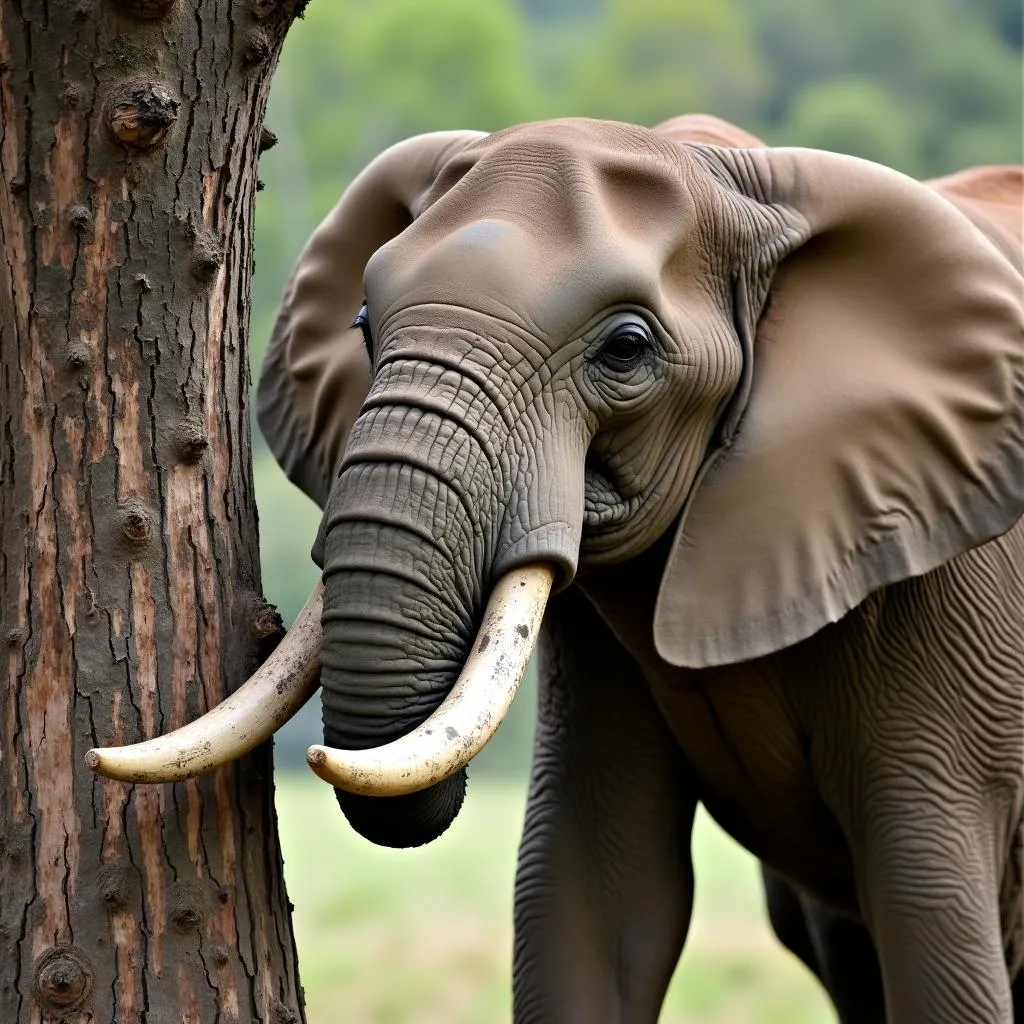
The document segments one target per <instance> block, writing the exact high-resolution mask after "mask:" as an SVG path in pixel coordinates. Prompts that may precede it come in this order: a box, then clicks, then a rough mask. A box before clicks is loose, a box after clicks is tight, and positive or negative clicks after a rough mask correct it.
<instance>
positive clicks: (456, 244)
mask: <svg viewBox="0 0 1024 1024" xmlns="http://www.w3.org/2000/svg"><path fill="white" fill-rule="evenodd" d="M414 227H415V225H414ZM659 263H660V261H659V260H658V259H657V257H656V255H655V254H654V253H653V252H652V250H651V249H650V248H648V247H646V246H643V245H640V244H637V243H636V242H633V241H630V240H629V239H625V238H621V237H619V238H615V239H612V240H608V239H600V238H596V237H595V238H592V239H590V242H589V244H586V245H579V244H575V245H574V244H570V243H569V242H567V241H565V240H563V241H562V242H561V243H559V240H557V239H553V238H551V237H550V236H548V235H538V233H537V232H535V231H533V230H531V228H530V226H529V225H526V226H524V225H522V224H517V223H514V222H512V221H509V220H505V219H496V218H481V219H479V220H473V221H470V222H468V223H463V224H458V225H455V226H453V227H452V229H451V230H449V231H447V232H444V231H415V230H412V229H410V230H408V231H407V232H405V233H403V235H400V236H399V237H398V238H396V239H395V240H393V241H392V242H390V243H389V244H388V245H387V246H385V247H384V248H383V249H382V250H379V251H378V253H377V254H376V255H375V256H374V257H373V259H372V260H371V261H370V264H369V265H368V267H367V272H366V281H367V294H368V295H369V296H370V298H371V301H372V302H373V303H374V305H375V306H376V307H377V308H378V310H380V311H381V312H383V313H386V314H390V313H392V312H394V311H396V310H398V309H401V308H403V307H405V306H411V305H423V304H431V303H438V304H443V305H452V306H465V307H467V308H470V309H475V310H479V311H481V312H485V313H489V314H492V315H495V316H498V317H499V318H502V319H509V318H511V319H514V320H519V321H523V322H525V323H526V324H528V325H530V326H533V327H536V328H538V329H540V330H542V331H543V332H544V333H553V334H562V333H565V332H571V331H572V330H574V329H576V328H579V327H580V326H582V323H583V322H584V321H586V320H587V319H588V318H590V317H592V316H594V315H595V314H597V313H598V312H600V310H601V309H603V308H605V307H607V306H609V305H613V304H615V303H626V302H634V303H641V304H643V305H645V306H648V307H652V308H656V307H657V306H658V305H659V302H660V288H659V284H660V274H659Z"/></svg>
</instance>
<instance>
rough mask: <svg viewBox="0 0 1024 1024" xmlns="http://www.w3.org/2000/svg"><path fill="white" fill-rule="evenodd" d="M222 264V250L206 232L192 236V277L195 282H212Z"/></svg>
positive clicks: (197, 232)
mask: <svg viewBox="0 0 1024 1024" xmlns="http://www.w3.org/2000/svg"><path fill="white" fill-rule="evenodd" d="M223 263H224V249H223V247H222V246H221V244H220V242H218V241H217V239H216V238H214V236H213V235H212V234H210V232H208V231H199V230H197V231H195V232H194V233H193V235H192V276H193V277H194V278H195V279H196V280H197V281H203V282H206V281H212V280H213V279H214V278H215V277H216V276H217V271H218V270H220V268H221V266H222V265H223Z"/></svg>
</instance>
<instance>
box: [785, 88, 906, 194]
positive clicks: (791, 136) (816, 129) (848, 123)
mask: <svg viewBox="0 0 1024 1024" xmlns="http://www.w3.org/2000/svg"><path fill="white" fill-rule="evenodd" d="M920 131H921V129H920V126H919V124H918V122H917V120H916V119H915V116H914V114H913V113H912V112H911V111H908V110H906V109H904V108H903V106H902V105H901V104H900V102H899V101H898V100H897V99H895V97H893V96H892V95H891V94H890V93H889V92H887V91H886V89H885V88H884V87H883V86H881V85H878V84H876V83H875V82H872V81H867V80H865V79H860V78H846V79H834V80H828V81H824V82H814V83H811V84H809V85H806V86H805V87H804V88H803V89H802V90H801V91H800V92H799V93H797V95H796V97H795V98H794V100H793V102H792V104H791V106H790V109H789V115H788V117H787V119H786V121H785V122H784V124H783V125H782V126H780V128H779V129H778V131H777V132H776V133H775V135H776V138H775V141H776V142H781V143H785V144H786V145H791V146H810V147H812V148H814V149H828V150H831V151H833V152H835V153H850V154H853V155H855V156H860V157H864V158H865V159H867V160H874V161H876V162H878V163H881V164H887V165H888V166H889V167H895V168H896V169H897V170H900V171H903V172H905V173H906V174H916V173H918V171H919V170H920V166H919V165H920V156H919V153H920V139H919V134H920Z"/></svg>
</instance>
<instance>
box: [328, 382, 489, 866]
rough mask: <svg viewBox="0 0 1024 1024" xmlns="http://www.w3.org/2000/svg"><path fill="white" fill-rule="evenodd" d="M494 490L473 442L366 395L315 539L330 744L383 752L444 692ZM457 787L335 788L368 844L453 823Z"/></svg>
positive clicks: (473, 621)
mask: <svg viewBox="0 0 1024 1024" xmlns="http://www.w3.org/2000/svg"><path fill="white" fill-rule="evenodd" d="M498 491H499V486H498V483H497V481H496V480H495V477H494V474H493V472H492V471H491V469H490V464H489V461H488V459H487V457H486V453H485V452H484V451H483V450H482V448H481V444H480V441H479V440H478V439H477V436H475V435H474V434H471V433H469V432H468V431H467V430H466V429H465V427H464V426H462V425H460V424H457V423H455V422H454V421H453V420H451V419H448V418H447V417H444V416H442V415H439V414H438V413H437V412H434V411H431V410H429V409H422V408H418V407H416V406H415V405H414V404H413V402H412V400H411V398H410V400H409V401H405V402H401V403H396V402H394V401H393V400H392V401H388V402H386V403H382V404H380V405H378V406H374V404H373V399H372V397H371V400H370V401H369V403H368V407H367V408H366V409H364V412H363V413H362V414H361V415H360V417H359V420H358V421H357V423H356V425H355V427H354V428H353V432H352V436H351V438H350V441H349V447H348V451H347V454H346V467H345V469H344V472H343V474H342V478H341V479H340V480H339V482H338V485H337V486H336V487H335V489H334V491H333V493H332V497H331V500H330V501H329V503H328V505H327V508H326V510H325V515H324V521H323V525H322V528H321V535H320V538H319V539H318V542H317V552H316V553H317V555H318V557H319V558H320V559H321V562H322V565H323V569H324V612H323V629H324V642H323V648H322V652H321V683H322V686H323V690H322V700H323V721H324V742H325V744H326V745H327V747H330V748H338V749H340V750H349V751H362V750H368V749H371V748H377V747H380V746H382V745H384V744H388V743H389V742H391V741H393V740H395V739H397V738H398V737H400V736H403V735H404V734H407V733H408V732H409V731H410V730H412V729H414V728H415V727H416V726H418V725H420V724H421V723H422V722H424V721H425V720H426V719H427V718H429V717H430V715H432V714H433V713H434V711H436V710H437V708H438V707H439V705H440V704H441V702H442V701H443V700H444V698H445V697H446V696H447V694H448V693H449V692H450V691H451V689H452V687H453V685H454V683H455V681H456V679H457V678H458V675H459V673H460V671H461V669H462V666H463V664H464V663H465V661H466V659H467V657H468V656H469V653H470V650H471V646H472V644H473V638H474V635H475V632H476V626H477V622H478V619H479V615H480V612H481V610H482V607H483V601H484V596H485V595H484V592H483V586H484V581H485V578H486V575H487V573H488V571H489V567H490V564H491V561H492V556H493V533H494V531H493V528H492V524H493V522H494V519H495V515H496V509H497V508H498V502H499V499H498V493H497V492H498ZM471 513H472V517H471ZM465 785H466V782H465V771H464V770H460V771H458V772H456V773H455V774H454V775H453V776H451V777H449V778H447V779H444V780H442V781H439V782H436V783H435V784H433V785H428V786H427V787H426V788H425V789H422V790H420V791H419V792H412V793H405V794H402V795H398V796H377V795H374V796H367V795H363V794H359V793H351V792H345V791H343V790H342V789H340V788H337V789H336V793H337V796H338V802H339V803H340V805H341V807H342V810H343V811H344V812H345V815H346V817H347V818H348V819H349V821H350V822H351V824H352V826H353V827H354V828H355V829H356V831H358V832H359V833H360V834H362V835H364V836H365V837H366V838H368V839H370V840H372V841H373V842H375V843H378V844H380V845H384V846H417V845H420V844H422V843H426V842H429V841H430V840H432V839H434V838H435V837H436V836H438V835H439V834H440V833H441V832H443V831H444V830H445V829H446V828H447V827H448V825H449V824H450V823H451V822H452V820H453V819H454V817H455V815H456V814H457V813H458V811H459V808H460V806H461V804H462V798H463V795H464V792H465ZM348 788H351V787H348Z"/></svg>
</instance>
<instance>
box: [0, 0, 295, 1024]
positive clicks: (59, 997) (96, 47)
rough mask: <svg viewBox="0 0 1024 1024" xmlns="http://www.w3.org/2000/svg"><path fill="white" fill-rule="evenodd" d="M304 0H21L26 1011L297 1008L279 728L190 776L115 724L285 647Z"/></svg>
mask: <svg viewBox="0 0 1024 1024" xmlns="http://www.w3.org/2000/svg"><path fill="white" fill-rule="evenodd" d="M298 2H299V0H244V2H232V0H195V2H194V0H187V2H186V0H119V2H114V0H0V182H2V187H0V252H2V256H0V342H2V344H0V349H2V351H0V409H2V430H3V436H2V440H0V460H2V461H0V673H2V674H0V687H2V688H3V698H2V700H0V1021H3V1022H4V1024H9V1022H10V1024H14V1022H19V1024H29V1022H33V1024H37V1022H39V1024H41V1022H49V1021H54V1022H56V1021H60V1022H62V1024H71V1022H74V1024H79V1022H80V1024H85V1022H96V1024H101V1022H102V1024H107V1022H109V1021H113V1022H116V1024H131V1022H134V1021H146V1022H149V1024H171V1022H174V1024H178V1022H189V1024H193V1022H194V1024H211V1022H224V1024H228V1022H235V1021H238V1022H244V1024H250V1022H253V1021H260V1022H268V1024H269V1022H273V1024H285V1022H294V1021H298V1020H300V1019H301V1017H302V1014H303V1008H302V994H301V989H300V988H299V983H298V976H297V966H296V959H295V949H294V942H293V938H292V931H291V920H290V915H289V905H288V902H287V898H286V895H285V890H284V883H283V880H282V873H281V856H280V851H279V848H278V843H277V834H276V820H275V815H274V806H273V777H272V767H271V752H270V749H269V744H268V745H267V746H266V748H265V749H261V750H259V751H257V752H256V753H255V754H254V755H252V756H250V757H248V758H246V759H245V760H244V761H242V762H240V763H239V764H237V765H235V766H233V767H229V768H226V769H221V770H219V771H217V772H215V773H213V774H211V775H209V776H207V777H204V778H202V779H199V780H196V781H193V782H187V783H183V784H181V785H176V786H135V787H131V786H125V785H123V784H120V783H117V782H111V781H108V780H106V779H101V778H97V777H95V776H93V775H92V774H91V773H90V772H89V771H88V770H87V769H86V768H85V766H84V764H83V755H84V754H85V752H86V750H87V749H88V748H89V747H92V746H94V745H104V744H110V743H123V742H131V741H133V740H135V739H139V738H143V737H149V736H152V735H154V734H156V733H159V732H161V731H164V730H167V729H170V728H174V727H176V726H179V725H181V724H183V723H184V722H186V721H187V720H189V719H191V718H193V717H195V716H196V715H197V714H199V713H201V712H202V711H204V710H205V709H206V708H208V707H210V706H212V705H213V704H216V703H217V702H219V701H220V700H221V699H222V698H223V697H224V696H225V694H226V693H227V692H229V691H230V690H232V689H234V688H235V687H237V686H238V685H239V684H240V683H241V681H242V680H243V679H244V677H245V676H246V675H247V674H248V673H249V672H250V671H251V670H252V669H253V668H254V667H255V666H256V665H257V664H258V662H259V661H260V660H261V659H262V658H264V657H265V656H266V655H267V654H268V653H269V651H268V647H269V646H270V645H272V644H273V643H274V642H275V641H276V639H277V638H278V637H279V635H280V620H279V618H277V616H276V613H275V611H274V609H273V608H271V607H270V606H268V605H266V604H265V602H264V601H263V598H262V587H261V582H260V572H259V557H258V545H257V534H256V509H255V505H254V500H253V488H252V467H251V455H250V437H249V408H248V403H249V394H248V392H249V374H248V361H247V360H248V345H247V340H248V339H247V330H248V317H249V282H250V277H251V273H252V239H253V201H254V198H255V193H256V190H257V188H258V183H257V179H256V169H257V159H258V154H259V150H260V148H261V145H262V142H261V140H262V139H266V138H267V136H263V135H262V125H263V115H264V108H265V102H266V98H267V92H268V89H269V84H270V73H271V70H272V68H273V66H274V64H275V62H276V59H277V55H278V51H279V49H280V45H281V42H282V40H283V37H284V34H285V32H286V30H287V28H288V25H289V24H290V22H291V20H292V18H293V17H294V15H295V14H296V13H297V12H296V9H295V8H296V6H297V3H298Z"/></svg>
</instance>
